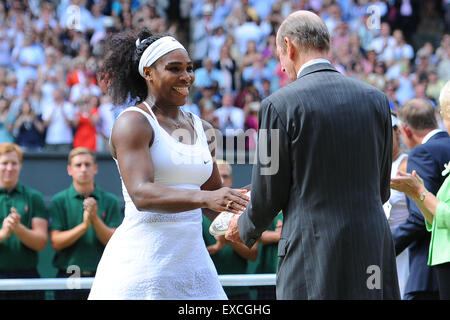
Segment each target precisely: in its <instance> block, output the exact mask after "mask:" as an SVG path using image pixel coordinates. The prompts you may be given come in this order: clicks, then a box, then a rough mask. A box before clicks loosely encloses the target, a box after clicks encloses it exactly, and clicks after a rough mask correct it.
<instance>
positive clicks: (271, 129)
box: [238, 100, 292, 247]
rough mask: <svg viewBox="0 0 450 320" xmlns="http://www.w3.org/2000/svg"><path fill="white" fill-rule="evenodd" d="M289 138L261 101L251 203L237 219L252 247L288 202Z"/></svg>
mask: <svg viewBox="0 0 450 320" xmlns="http://www.w3.org/2000/svg"><path fill="white" fill-rule="evenodd" d="M290 141H291V139H290V137H289V135H288V133H287V130H286V126H285V124H284V123H283V121H282V119H281V118H280V115H279V114H278V112H277V110H276V109H275V107H274V106H273V105H272V104H271V103H270V102H268V100H264V101H263V103H262V106H261V109H260V112H259V131H258V150H257V156H256V163H255V165H254V166H253V171H252V187H251V201H250V203H249V205H248V207H247V209H246V211H245V212H244V213H243V214H242V215H241V216H240V217H239V222H238V226H239V234H240V236H241V239H242V240H243V241H244V243H245V244H246V245H247V246H248V247H251V246H252V245H253V244H254V243H255V242H256V241H257V240H258V238H259V237H260V236H261V234H262V232H264V231H265V230H266V229H267V228H268V227H269V225H270V223H271V222H272V220H273V219H274V217H275V216H276V215H277V214H278V212H279V211H280V210H281V209H283V208H284V207H285V206H286V204H287V202H288V199H289V193H290V186H291V176H292V164H291V160H290V157H291V152H290Z"/></svg>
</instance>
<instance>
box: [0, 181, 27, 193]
mask: <svg viewBox="0 0 450 320" xmlns="http://www.w3.org/2000/svg"><path fill="white" fill-rule="evenodd" d="M22 191H23V187H22V184H21V183H20V182H18V183H17V184H16V186H15V187H14V188H12V189H11V190H8V189H6V188H0V193H9V194H12V193H15V192H17V193H22Z"/></svg>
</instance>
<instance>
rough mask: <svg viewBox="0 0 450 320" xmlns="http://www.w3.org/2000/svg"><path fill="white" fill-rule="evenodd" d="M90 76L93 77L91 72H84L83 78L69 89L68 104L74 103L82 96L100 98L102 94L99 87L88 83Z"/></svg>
mask: <svg viewBox="0 0 450 320" xmlns="http://www.w3.org/2000/svg"><path fill="white" fill-rule="evenodd" d="M92 76H93V72H89V71H85V73H84V77H82V78H81V79H80V82H78V83H76V84H74V85H73V86H72V87H71V88H70V94H69V101H70V102H72V103H76V102H77V101H78V100H79V99H81V98H82V97H83V96H90V95H94V96H97V97H100V95H101V94H102V90H101V89H100V87H99V86H98V85H97V84H95V83H92V82H91V81H90V79H91V77H92Z"/></svg>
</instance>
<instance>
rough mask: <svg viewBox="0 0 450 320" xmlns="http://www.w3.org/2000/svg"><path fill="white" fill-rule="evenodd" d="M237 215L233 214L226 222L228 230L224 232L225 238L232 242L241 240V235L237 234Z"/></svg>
mask: <svg viewBox="0 0 450 320" xmlns="http://www.w3.org/2000/svg"><path fill="white" fill-rule="evenodd" d="M238 219H239V216H238V215H234V216H233V217H232V218H231V220H230V222H229V223H228V230H227V233H226V234H225V239H227V240H228V241H232V242H242V240H241V237H240V235H239V229H238Z"/></svg>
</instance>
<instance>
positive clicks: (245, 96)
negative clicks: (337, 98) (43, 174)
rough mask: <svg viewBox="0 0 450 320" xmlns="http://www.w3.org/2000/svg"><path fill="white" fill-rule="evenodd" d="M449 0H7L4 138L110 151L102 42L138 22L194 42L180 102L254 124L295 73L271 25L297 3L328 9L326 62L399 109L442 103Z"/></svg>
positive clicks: (219, 124)
mask: <svg viewBox="0 0 450 320" xmlns="http://www.w3.org/2000/svg"><path fill="white" fill-rule="evenodd" d="M449 8H450V4H449V1H445V0H424V1H418V0H385V1H381V0H334V1H333V0H309V1H308V0H281V1H276V0H265V1H256V0H196V1H191V0H179V1H169V0H61V1H59V0H30V1H25V0H1V1H0V18H1V19H0V142H6V141H11V142H16V143H17V144H19V145H20V146H21V147H23V148H24V150H25V151H39V150H44V151H63V152H65V151H66V152H68V151H69V150H70V149H71V148H72V147H76V146H85V147H88V148H90V149H91V150H93V151H106V150H107V145H106V142H107V139H108V137H109V133H110V131H111V128H112V125H113V122H114V119H115V117H116V116H117V115H118V113H119V112H120V111H121V108H123V107H124V106H115V108H113V105H112V103H111V100H110V98H109V97H108V96H107V95H106V94H105V92H106V91H105V88H103V87H102V85H101V83H99V81H98V79H97V78H96V69H97V67H98V66H99V65H100V64H101V63H102V56H103V53H102V44H103V43H104V41H105V39H106V37H107V36H108V35H109V34H111V33H114V32H118V31H122V30H127V29H141V28H143V27H147V28H148V29H150V30H151V31H152V32H153V33H166V34H172V35H174V36H175V37H177V38H178V39H180V41H181V42H182V43H183V44H184V45H185V46H186V47H187V48H188V49H189V52H190V55H191V58H192V59H193V61H194V63H195V64H194V66H195V76H196V80H195V83H194V88H193V89H192V91H191V97H190V99H189V101H188V104H186V105H185V106H184V109H186V110H189V111H191V112H194V113H196V114H198V115H199V116H201V117H202V118H203V119H205V120H208V121H209V122H210V123H211V124H213V126H215V127H216V128H217V129H218V130H220V131H221V132H222V133H223V134H224V135H229V133H226V132H231V131H229V130H228V131H227V129H229V128H232V129H242V130H243V131H246V130H248V129H255V128H257V117H256V114H257V112H258V110H259V107H260V102H261V100H262V99H264V98H265V97H267V96H268V95H270V94H271V93H272V92H274V91H275V90H277V89H278V88H280V87H282V86H284V85H286V83H287V81H288V80H287V78H286V75H285V74H284V73H283V72H282V70H281V68H280V64H279V62H278V60H277V53H276V43H275V42H276V39H275V34H276V31H277V28H278V26H279V24H280V23H281V21H282V20H283V19H284V18H285V17H286V16H287V15H288V14H289V13H290V12H292V11H294V10H299V9H306V10H311V11H314V12H316V13H318V14H319V15H320V16H321V17H322V18H323V19H324V21H325V23H326V25H327V26H328V28H329V31H330V34H331V41H332V50H331V51H330V54H329V57H328V58H329V60H330V61H331V63H332V64H333V65H334V66H336V68H337V69H338V70H339V71H340V72H341V73H343V74H345V75H347V76H350V77H355V78H357V79H360V80H361V81H365V82H368V83H370V84H371V85H373V86H376V87H377V88H379V89H380V90H382V91H384V92H385V93H386V94H387V96H388V97H389V100H390V103H391V108H392V109H393V110H395V109H397V108H398V107H399V106H401V105H402V104H403V103H404V102H405V101H407V100H408V99H411V98H419V97H420V98H427V99H429V100H430V101H432V103H433V104H434V105H437V103H436V102H437V98H438V95H439V92H440V89H441V88H442V86H443V84H444V83H445V82H446V81H447V80H449V79H450V34H449V31H450V27H449V25H450V24H449V19H450V18H449V16H450V10H449ZM130 103H131V102H130ZM246 146H247V147H249V148H254V146H255V143H254V141H250V142H249V143H247V144H246Z"/></svg>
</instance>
